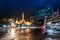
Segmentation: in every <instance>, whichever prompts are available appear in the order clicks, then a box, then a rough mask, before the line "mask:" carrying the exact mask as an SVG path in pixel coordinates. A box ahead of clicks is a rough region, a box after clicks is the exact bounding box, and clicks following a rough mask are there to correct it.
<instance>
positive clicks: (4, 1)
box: [0, 0, 60, 18]
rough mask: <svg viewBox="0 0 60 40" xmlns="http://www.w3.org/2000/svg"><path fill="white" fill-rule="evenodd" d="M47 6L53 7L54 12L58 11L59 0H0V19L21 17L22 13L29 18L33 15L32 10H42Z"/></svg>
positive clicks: (59, 6)
mask: <svg viewBox="0 0 60 40" xmlns="http://www.w3.org/2000/svg"><path fill="white" fill-rule="evenodd" d="M48 4H50V5H53V7H54V10H56V9H58V8H59V9H60V0H0V18H2V17H21V13H22V11H23V12H24V13H25V16H26V17H29V16H31V15H34V13H33V12H34V10H36V9H37V8H39V9H43V8H45V6H46V5H48ZM32 13H33V14H32ZM27 15H28V16H27Z"/></svg>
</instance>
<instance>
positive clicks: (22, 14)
mask: <svg viewBox="0 0 60 40" xmlns="http://www.w3.org/2000/svg"><path fill="white" fill-rule="evenodd" d="M22 20H24V12H22Z"/></svg>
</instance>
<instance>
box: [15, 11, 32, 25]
mask: <svg viewBox="0 0 60 40" xmlns="http://www.w3.org/2000/svg"><path fill="white" fill-rule="evenodd" d="M15 23H16V24H23V23H24V24H26V25H31V24H32V22H29V21H26V20H25V19H24V12H23V13H22V20H19V21H18V19H17V20H16V22H15Z"/></svg>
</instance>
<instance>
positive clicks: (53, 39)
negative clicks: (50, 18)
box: [0, 32, 60, 40]
mask: <svg viewBox="0 0 60 40" xmlns="http://www.w3.org/2000/svg"><path fill="white" fill-rule="evenodd" d="M0 40H60V36H58V35H47V36H44V35H41V34H39V33H38V34H34V33H29V34H24V33H23V34H22V33H19V32H16V33H15V34H13V35H12V34H10V33H6V34H5V35H3V36H2V37H0Z"/></svg>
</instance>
